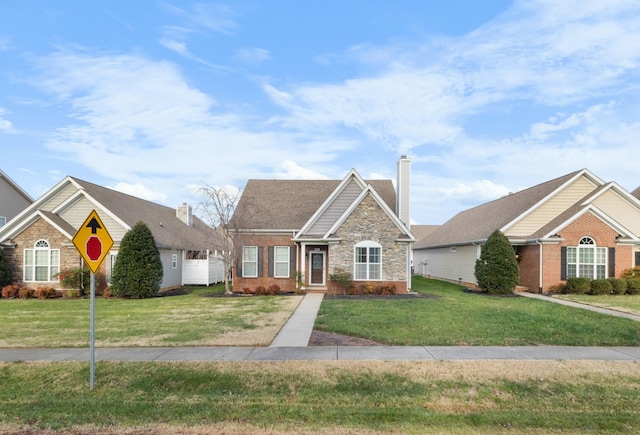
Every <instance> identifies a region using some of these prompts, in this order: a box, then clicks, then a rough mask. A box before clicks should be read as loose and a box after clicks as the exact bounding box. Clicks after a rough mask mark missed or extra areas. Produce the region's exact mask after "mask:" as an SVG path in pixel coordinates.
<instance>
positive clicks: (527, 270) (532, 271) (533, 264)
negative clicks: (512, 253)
mask: <svg viewBox="0 0 640 435" xmlns="http://www.w3.org/2000/svg"><path fill="white" fill-rule="evenodd" d="M518 253H519V254H520V258H521V260H520V262H519V263H518V270H519V273H520V282H519V285H521V286H523V287H526V288H527V289H528V291H530V292H533V293H537V292H538V287H539V281H540V278H539V276H540V262H539V253H540V246H538V245H530V246H519V247H518Z"/></svg>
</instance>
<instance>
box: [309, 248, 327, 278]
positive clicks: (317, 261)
mask: <svg viewBox="0 0 640 435" xmlns="http://www.w3.org/2000/svg"><path fill="white" fill-rule="evenodd" d="M310 262H311V284H312V285H324V252H312V253H311V259H310Z"/></svg>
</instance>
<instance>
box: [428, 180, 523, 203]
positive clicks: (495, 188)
mask: <svg viewBox="0 0 640 435" xmlns="http://www.w3.org/2000/svg"><path fill="white" fill-rule="evenodd" d="M438 191H439V192H440V193H442V194H444V195H446V196H447V197H449V198H453V199H455V200H473V201H490V200H493V199H496V198H499V197H501V196H504V195H507V194H508V193H509V192H510V191H509V188H508V187H506V186H501V185H497V184H495V183H494V182H492V181H489V180H477V181H473V182H471V183H463V182H458V183H456V184H455V185H454V186H451V187H440V188H439V189H438Z"/></svg>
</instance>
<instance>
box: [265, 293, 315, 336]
mask: <svg viewBox="0 0 640 435" xmlns="http://www.w3.org/2000/svg"><path fill="white" fill-rule="evenodd" d="M323 298H324V293H307V294H306V295H304V297H303V298H302V300H301V301H300V303H299V304H298V307H297V308H296V310H295V311H294V312H293V314H292V315H291V317H289V320H287V323H285V325H284V326H283V327H282V329H281V330H280V332H279V333H278V335H276V338H274V339H273V341H272V342H271V344H270V345H269V347H299V346H307V345H308V344H309V338H311V333H312V332H313V325H314V324H315V322H316V317H317V316H318V310H319V309H320V304H321V303H322V299H323Z"/></svg>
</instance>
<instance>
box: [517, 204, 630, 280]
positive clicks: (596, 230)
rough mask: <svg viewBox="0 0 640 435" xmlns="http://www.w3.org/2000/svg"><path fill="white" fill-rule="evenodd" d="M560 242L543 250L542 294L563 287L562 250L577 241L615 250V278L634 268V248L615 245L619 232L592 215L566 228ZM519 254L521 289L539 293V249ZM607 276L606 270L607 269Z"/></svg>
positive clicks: (537, 247) (528, 249) (544, 246)
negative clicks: (592, 242)
mask: <svg viewBox="0 0 640 435" xmlns="http://www.w3.org/2000/svg"><path fill="white" fill-rule="evenodd" d="M559 235H560V237H561V238H562V239H563V241H562V242H561V243H560V244H557V245H552V244H545V245H543V247H542V252H543V264H542V290H543V291H544V292H546V291H548V290H549V287H551V286H554V285H558V284H563V283H565V282H566V281H562V279H561V277H562V270H561V269H562V267H561V250H562V247H568V246H578V243H579V242H580V239H582V238H583V237H591V238H593V239H594V240H595V242H596V246H598V247H606V248H615V250H616V254H615V255H616V257H615V276H616V277H621V276H622V275H623V272H624V270H625V269H628V268H630V267H632V265H633V247H632V246H627V245H618V244H617V242H616V236H617V235H618V232H617V231H615V230H614V229H612V228H611V227H610V226H608V225H607V224H605V223H604V222H602V221H601V220H600V219H599V218H598V217H596V216H595V215H593V214H592V213H585V214H584V215H582V216H581V217H579V218H578V219H576V220H575V221H574V222H572V223H571V224H570V225H569V226H567V227H566V228H564V229H562V230H561V231H560V232H559ZM519 249H520V250H521V251H520V252H521V253H522V260H521V261H520V265H519V266H520V285H523V286H525V287H529V291H534V292H537V291H538V285H539V284H538V282H539V265H538V264H539V263H538V261H539V259H538V252H539V246H537V245H535V246H527V247H521V248H519ZM607 276H608V266H607Z"/></svg>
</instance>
